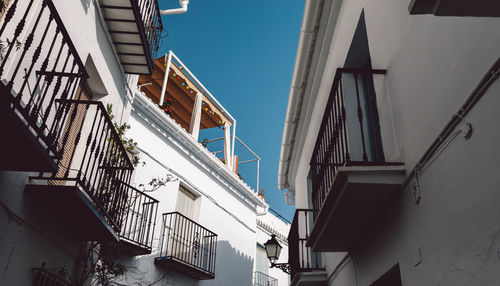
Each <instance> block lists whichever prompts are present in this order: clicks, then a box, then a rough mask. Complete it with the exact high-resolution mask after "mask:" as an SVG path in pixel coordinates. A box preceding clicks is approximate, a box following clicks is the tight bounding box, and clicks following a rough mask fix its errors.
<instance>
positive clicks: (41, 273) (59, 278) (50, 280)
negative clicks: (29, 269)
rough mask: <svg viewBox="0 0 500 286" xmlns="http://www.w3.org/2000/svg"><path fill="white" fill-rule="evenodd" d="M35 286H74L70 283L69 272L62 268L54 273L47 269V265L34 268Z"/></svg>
mask: <svg viewBox="0 0 500 286" xmlns="http://www.w3.org/2000/svg"><path fill="white" fill-rule="evenodd" d="M33 272H34V277H33V284H32V285H33V286H72V284H71V283H70V282H69V281H68V280H69V279H68V272H67V271H66V270H65V269H63V268H60V269H58V270H56V271H55V272H54V273H52V272H50V271H48V270H47V268H45V263H43V264H42V266H41V267H40V268H34V269H33Z"/></svg>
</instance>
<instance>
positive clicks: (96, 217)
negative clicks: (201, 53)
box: [0, 0, 162, 286]
mask: <svg viewBox="0 0 500 286" xmlns="http://www.w3.org/2000/svg"><path fill="white" fill-rule="evenodd" d="M159 13H160V10H159V8H158V3H157V1H156V0H148V1H136V0H130V1H107V0H99V1H98V0H83V1H76V0H73V1H68V0H6V1H2V2H1V7H0V43H1V45H0V70H1V73H0V80H1V84H0V89H1V96H0V98H1V99H0V101H1V102H0V116H1V126H2V130H3V134H4V136H3V138H4V139H3V140H1V141H2V142H1V143H0V146H1V148H2V150H5V152H4V154H5V155H4V156H3V158H2V159H1V160H0V169H1V170H2V171H0V205H1V211H0V229H1V231H0V264H1V267H2V270H1V273H0V285H39V286H40V285H70V284H69V283H71V285H86V284H88V283H90V282H91V280H92V279H94V278H93V277H92V276H94V275H93V274H92V275H91V274H89V273H86V272H87V270H89V269H90V268H93V270H95V269H96V267H94V266H96V265H93V266H92V264H95V262H98V261H100V260H98V259H95V258H96V257H97V256H99V253H98V251H99V249H100V247H99V245H104V244H105V243H106V244H107V243H117V242H120V243H122V242H123V240H122V238H121V237H122V236H123V235H122V233H121V230H122V225H123V224H124V220H127V219H128V218H130V216H129V214H128V212H129V209H130V206H131V203H132V199H131V198H132V197H135V198H137V197H138V196H139V197H141V198H144V199H145V200H148V199H149V198H147V197H142V196H141V195H140V193H137V192H135V191H134V190H133V189H132V188H130V187H128V186H127V184H128V183H130V180H131V175H132V172H133V169H134V165H133V162H131V159H130V158H129V155H128V154H127V152H128V151H127V150H126V148H127V146H126V144H125V146H124V143H123V142H122V140H121V138H120V135H119V134H118V133H117V132H116V131H115V128H114V127H113V125H114V123H116V124H117V125H121V124H123V123H124V122H126V120H127V118H128V114H129V112H130V109H131V102H132V99H133V96H134V95H133V92H132V89H133V88H134V87H135V86H136V83H137V76H136V74H148V73H151V72H152V68H153V61H152V59H153V58H154V57H155V54H156V52H157V49H158V47H159V44H160V42H159V41H160V34H161V32H162V23H161V19H160V14H159ZM108 104H109V105H110V106H111V105H112V110H113V116H110V115H109V114H108V110H107V106H108ZM88 241H93V242H96V243H87V242H88ZM125 244H126V242H125ZM94 245H97V246H96V247H93V246H94ZM87 250H88V251H87ZM94 255H96V256H94ZM101 261H102V260H101ZM86 262H89V263H90V264H85V263H86ZM85 265H86V266H85ZM92 272H95V271H92ZM94 274H95V273H94Z"/></svg>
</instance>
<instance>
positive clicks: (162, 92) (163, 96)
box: [158, 51, 172, 106]
mask: <svg viewBox="0 0 500 286" xmlns="http://www.w3.org/2000/svg"><path fill="white" fill-rule="evenodd" d="M165 56H167V55H166V54H165ZM171 62H172V51H169V52H168V59H167V67H166V68H165V75H164V76H163V85H162V86H161V93H160V102H159V103H158V105H159V106H162V105H163V101H164V100H165V92H167V81H168V71H169V70H170V63H171Z"/></svg>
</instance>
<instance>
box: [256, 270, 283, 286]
mask: <svg viewBox="0 0 500 286" xmlns="http://www.w3.org/2000/svg"><path fill="white" fill-rule="evenodd" d="M253 285H254V286H278V279H276V278H274V277H271V276H269V275H267V274H266V273H263V272H260V271H255V272H254V283H253Z"/></svg>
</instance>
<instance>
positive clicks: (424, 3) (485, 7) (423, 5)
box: [409, 0, 500, 17]
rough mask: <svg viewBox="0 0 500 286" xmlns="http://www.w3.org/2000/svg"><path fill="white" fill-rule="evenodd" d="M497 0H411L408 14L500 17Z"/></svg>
mask: <svg viewBox="0 0 500 286" xmlns="http://www.w3.org/2000/svg"><path fill="white" fill-rule="evenodd" d="M498 7H499V6H498V2H497V1H490V0H475V1H455V0H411V2H410V7H409V11H410V14H412V15H414V14H434V15H435V16H474V17H500V9H498Z"/></svg>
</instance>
